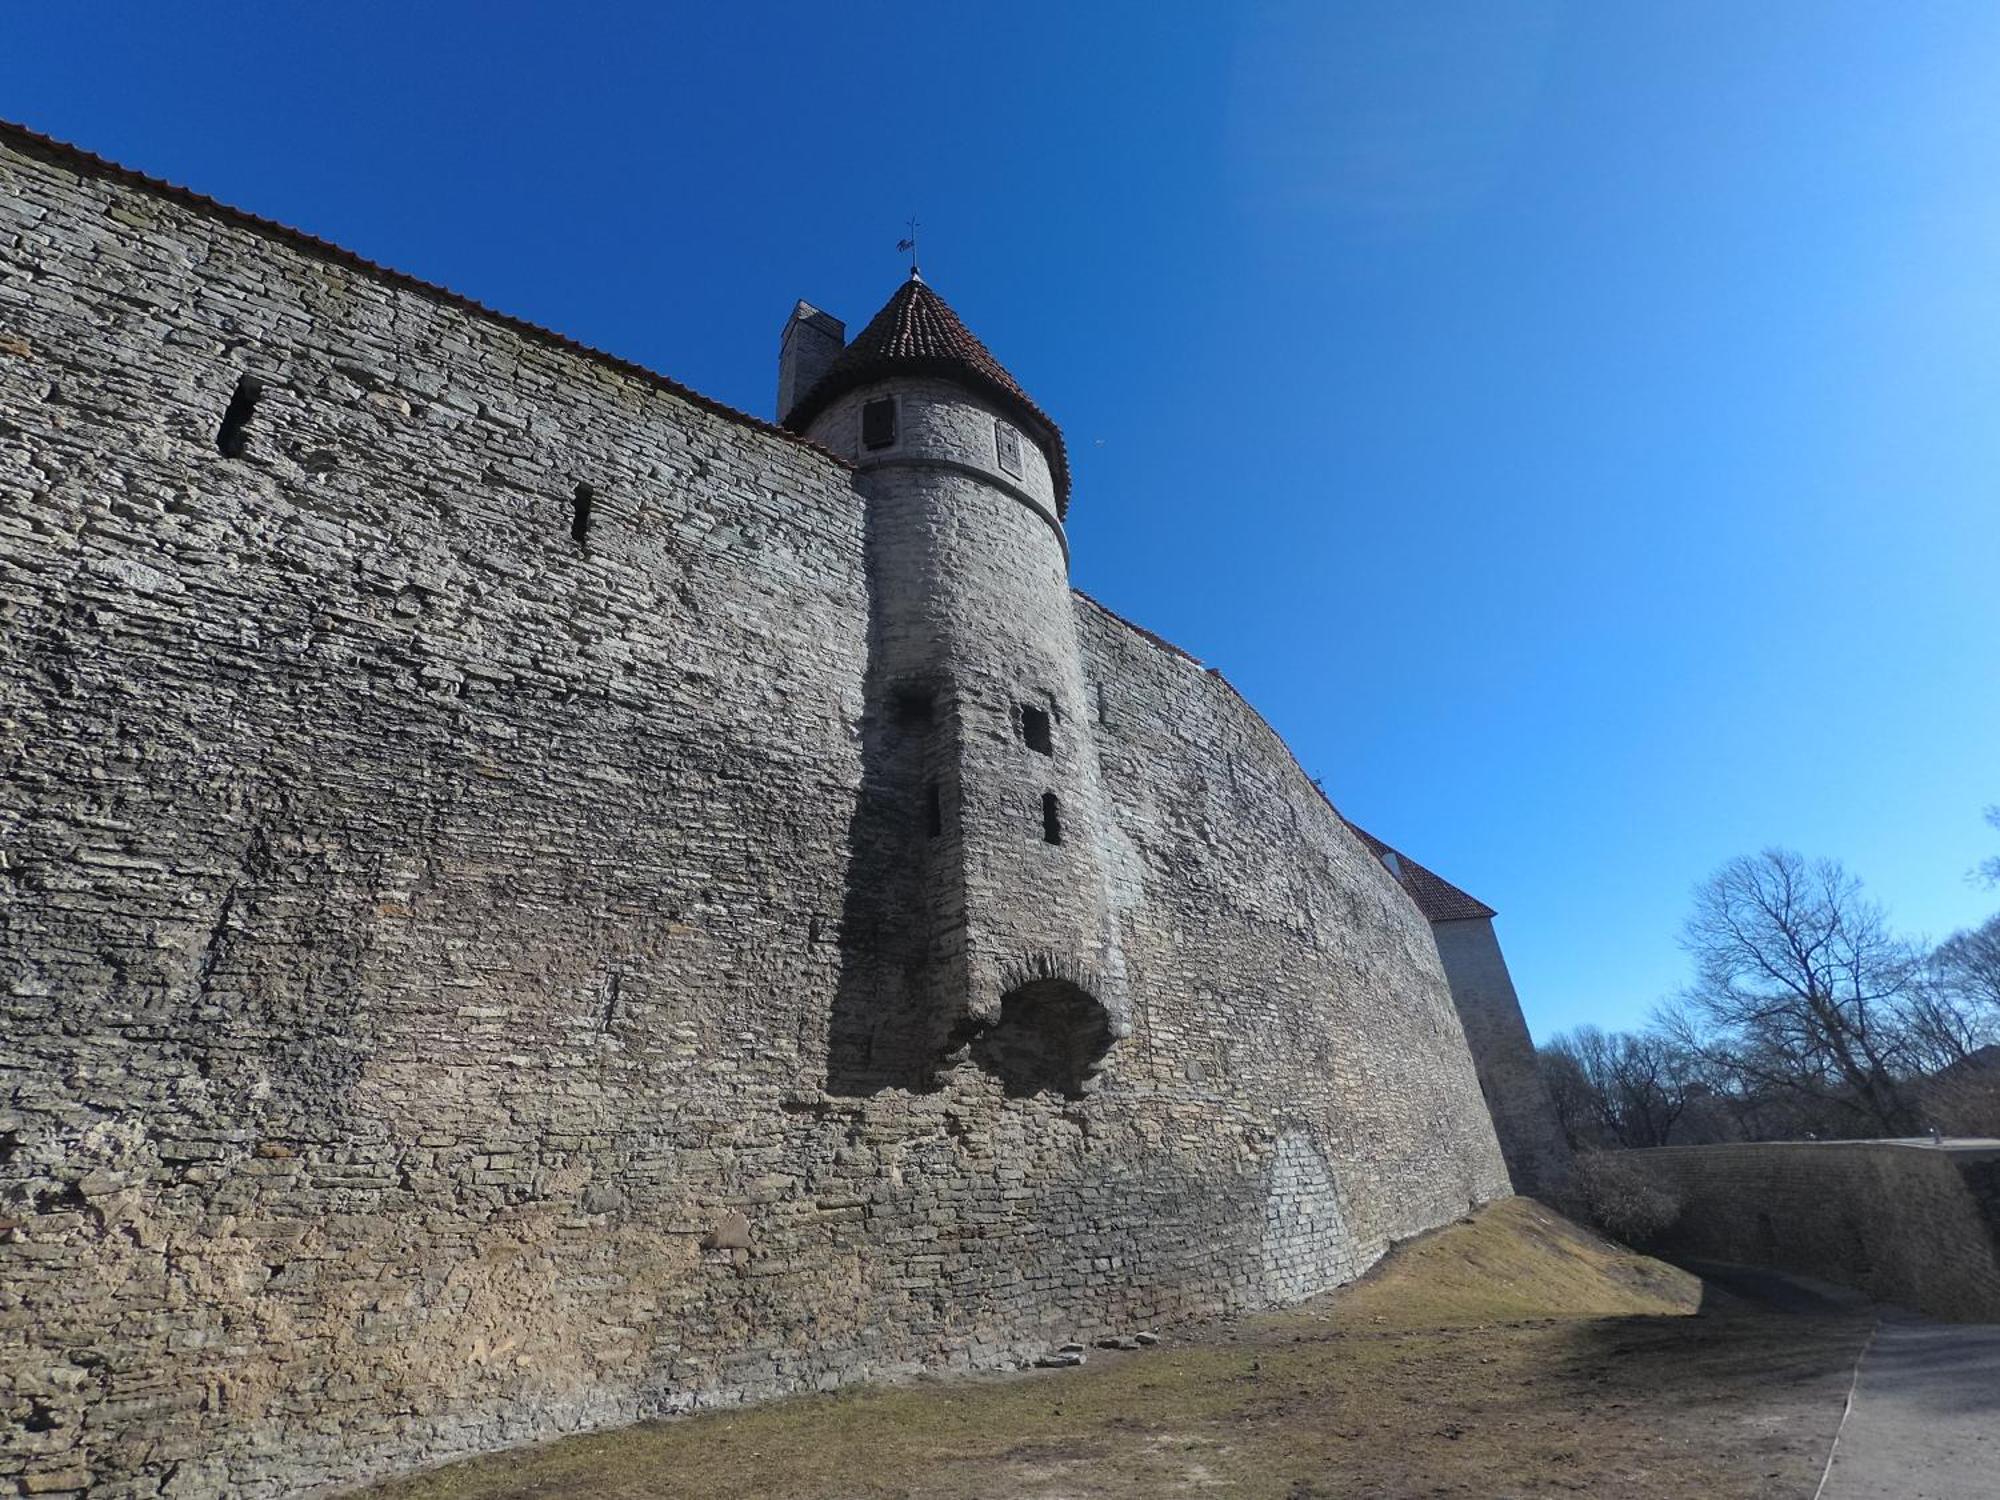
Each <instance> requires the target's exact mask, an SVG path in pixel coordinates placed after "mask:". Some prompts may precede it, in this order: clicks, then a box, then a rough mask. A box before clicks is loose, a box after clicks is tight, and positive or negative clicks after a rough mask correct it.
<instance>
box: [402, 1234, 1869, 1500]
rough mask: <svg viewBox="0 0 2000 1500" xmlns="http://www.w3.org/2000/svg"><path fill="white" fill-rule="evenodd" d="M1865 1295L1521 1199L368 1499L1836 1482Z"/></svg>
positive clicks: (441, 1473)
mask: <svg viewBox="0 0 2000 1500" xmlns="http://www.w3.org/2000/svg"><path fill="white" fill-rule="evenodd" d="M1869 1326H1870V1319H1869V1317H1868V1316H1867V1315H1866V1314H1864V1313H1856V1312H1852V1311H1835V1310H1832V1309H1825V1310H1820V1311H1817V1312H1799V1311H1789V1312H1785V1311H1778V1310H1776V1309H1774V1308H1771V1307H1767V1306H1763V1305H1760V1304H1757V1303H1754V1302H1751V1301H1747V1300H1744V1299H1741V1298H1739V1297H1737V1296H1733V1295H1731V1294H1728V1293H1724V1292H1722V1291H1720V1290H1719V1289H1717V1288H1715V1287H1712V1286H1705V1285H1704V1284H1703V1283H1702V1282H1700V1281H1698V1280H1697V1279H1696V1278H1694V1277H1692V1276H1689V1275H1687V1274H1685V1273H1684V1272H1681V1271H1677V1270H1675V1269H1673V1268H1672V1267H1669V1266H1666V1265H1663V1264H1661V1263H1660V1262H1658V1261H1654V1260H1649V1259H1647V1258H1646V1257H1644V1256H1640V1255H1635V1254H1632V1253H1631V1252H1629V1251H1626V1250H1623V1249H1622V1248H1620V1247H1617V1246H1614V1245H1611V1244H1609V1243H1607V1242H1605V1241H1603V1240H1600V1239H1597V1238H1596V1237H1595V1236H1592V1235H1589V1234H1587V1233H1585V1232H1584V1231H1582V1230H1579V1229H1577V1228H1575V1227H1574V1226H1572V1225H1570V1224H1569V1223H1567V1222H1566V1221H1564V1220H1562V1219H1561V1218H1559V1217H1558V1216H1557V1215H1555V1214H1554V1213H1552V1212H1550V1211H1549V1210H1547V1209H1545V1208H1542V1207H1541V1206H1540V1205H1538V1204H1535V1203H1532V1202H1530V1201H1528V1200H1525V1199H1514V1200H1511V1201H1508V1202H1504V1203H1499V1204H1495V1205H1492V1206H1491V1207H1489V1208H1488V1209H1486V1210H1484V1211H1483V1212H1482V1213H1480V1214H1479V1215H1478V1216H1477V1217H1476V1218H1475V1219H1468V1220H1464V1221H1461V1222H1460V1223H1458V1224H1454V1225H1451V1226H1449V1227H1447V1228H1445V1229H1442V1230H1440V1231H1438V1232H1436V1233H1434V1234H1431V1235H1427V1236H1425V1237H1423V1238H1422V1239H1419V1240H1416V1241H1413V1242H1412V1243H1410V1244H1407V1245H1404V1246H1402V1247H1400V1248H1399V1249H1398V1250H1396V1251H1395V1252H1394V1253H1393V1254H1391V1255H1390V1256H1389V1257H1388V1258H1387V1259H1386V1260H1385V1261H1384V1262H1383V1264H1382V1265H1381V1266H1379V1267H1377V1269H1376V1270H1375V1272H1373V1273H1372V1274H1371V1275H1369V1276H1368V1277H1366V1278H1364V1279H1363V1280H1362V1281H1360V1282H1358V1283H1356V1284H1355V1285H1353V1286H1351V1287H1347V1288H1345V1289H1343V1290H1341V1291H1338V1292H1335V1293H1332V1294H1330V1295H1328V1296H1326V1297H1321V1298H1317V1299H1315V1300H1314V1301H1312V1302H1308V1303H1305V1304H1303V1305H1302V1306H1300V1307H1296V1308H1292V1309H1289V1310H1287V1311H1285V1312H1283V1313H1280V1314H1275V1315H1270V1316H1264V1317H1258V1318H1252V1319H1245V1320H1242V1321H1240V1322H1235V1323H1231V1324H1221V1325H1215V1326H1211V1327H1207V1328H1202V1329H1192V1330H1183V1331H1179V1332H1170V1333H1169V1335H1168V1336H1167V1337H1166V1339H1165V1340H1164V1341H1163V1342H1162V1343H1161V1344H1160V1345H1159V1346H1158V1347H1156V1348H1153V1349H1148V1350H1142V1351H1138V1352H1134V1353H1108V1352H1104V1351H1096V1350H1093V1351H1092V1353H1091V1357H1090V1362H1089V1364H1088V1365H1086V1366H1085V1367H1083V1368H1081V1369H1076V1370H1061V1371H1044V1372H1036V1373H1034V1374H1028V1375H1014V1376H1002V1377H987V1378H975V1379H959V1380H953V1381H933V1382H923V1383H919V1384H915V1385H909V1386H903V1387H898V1388H892V1389H866V1390H855V1391H851V1392H843V1393H839V1394H836V1395H832V1396H819V1397H802V1398H799V1399H796V1400H790V1401H782V1402H775V1403H772V1404H770V1405H766V1406H761V1407H757V1408H753V1409H749V1410H744V1411H733V1412H717V1413H711V1414H705V1415H701V1416H696V1417H691V1418H685V1419H681V1420H675V1421H667V1422H655V1423H648V1424H644V1425H642V1426H638V1427H633V1428H627V1429H625V1430H623V1431H619V1432H612V1433H605V1434H600V1435H597V1436H592V1437H583V1438H573V1439H567V1440H564V1441H561V1442H556V1443H550V1444H547V1445H544V1446H542V1447H538V1448H531V1449H523V1450H518V1451H515V1452H512V1453H506V1454H500V1455H497V1456H495V1457H492V1458H485V1459H478V1460H474V1461H472V1462H469V1463H464V1464H458V1465H454V1466H452V1467H450V1468H446V1469H441V1470H436V1471H433V1472H432V1473H429V1474H426V1475H422V1476H419V1477H416V1478H414V1479H408V1480H402V1481H398V1482H396V1483H393V1484H389V1485H385V1486H381V1487H378V1488H376V1489H373V1490H370V1491H367V1492H366V1493H367V1496H368V1497H369V1500H530V1497H533V1500H551V1497H557V1496H561V1497H577V1500H677V1497H681V1496H688V1497H695V1496H700V1497H704V1500H713V1497H718V1496H739V1495H740V1496H755V1497H759V1500H792V1497H798V1500H858V1497H883V1500H887V1497H926V1500H928V1497H945V1500H975V1497H977V1500H1029V1497H1033V1500H1070V1497H1077V1500H1082V1497H1115V1500H1140V1497H1153V1496H1163V1495H1207V1496H1243V1497H1250V1500H1263V1497H1271V1500H1313V1497H1327V1500H1331V1497H1335V1496H1338V1497H1341V1500H1362V1497H1383V1500H1390V1497H1397V1500H1400V1497H1405V1496H1410V1497H1414V1496H1462V1497H1478V1500H1500V1497H1512V1496H1530V1495H1590V1496H1604V1497H1610V1500H1655V1497H1657V1500H1668V1497H1672V1500H1691V1497H1700V1500H1733V1497H1743V1500H1752V1497H1755V1500H1781V1497H1787V1496H1796V1497H1799V1500H1805V1497H1808V1496H1810V1495H1811V1494H1812V1493H1813V1490H1814V1487H1815V1486H1816V1484H1817V1483H1818V1480H1819V1476H1820V1470H1821V1468H1822V1466H1823V1465H1824V1463H1825V1461H1826V1455H1827V1450H1828V1447H1829V1445H1830V1444H1831V1442H1832V1439H1833V1434H1834V1430H1835V1428H1836V1426H1837V1424H1838V1422H1839V1420H1840V1414H1841V1408H1842V1404H1843V1402H1844V1400H1845V1396H1846V1392H1847V1384H1848V1380H1849V1376H1850V1372H1851V1370H1852V1368H1853V1364H1854V1360H1855V1357H1856V1354H1857V1353H1858V1351H1859V1349H1860V1347H1861V1344H1862V1342H1863V1340H1864V1339H1865V1338H1866V1336H1867V1332H1868V1328H1869Z"/></svg>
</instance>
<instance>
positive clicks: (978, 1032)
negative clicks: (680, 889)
mask: <svg viewBox="0 0 2000 1500" xmlns="http://www.w3.org/2000/svg"><path fill="white" fill-rule="evenodd" d="M867 525H868V538H867V549H868V571H867V576H868V594H869V601H868V606H869V620H870V627H869V632H868V666H867V671H866V674H865V677H864V681H863V685H862V715H861V792H860V796H859V797H858V798H857V800H856V802H855V807H854V814H853V816H852V818H851V819H850V820H849V823H848V863H847V871H846V876H845V881H844V886H843V890H842V895H841V916H840V929H839V932H838V934H837V940H838V942H839V944H840V977H839V980H838V982H837V984H836V986H835V990H834V996H833V1005H832V1012H831V1015H830V1017H829V1020H828V1027H827V1078H826V1088H827V1092H828V1093H830V1094H837V1095H848V1096H853V1095H869V1094H877V1093H880V1092H882V1091H883V1090H884V1089H904V1090H911V1091H917V1092H930V1091H934V1090H936V1089H938V1088H940V1087H942V1086H943V1079H944V1074H945V1073H947V1072H948V1071H949V1070H951V1069H953V1068H956V1067H960V1066H967V1065H971V1066H977V1067H979V1068H981V1069H983V1070H985V1071H986V1072H988V1073H991V1074H993V1075H995V1076H996V1077H998V1078H999V1079H1000V1080H1001V1082H1002V1084H1003V1085H1004V1087H1005V1089H1006V1092H1007V1094H1008V1095H1009V1097H1013V1098H1023V1097H1027V1096H1029V1095H1033V1094H1040V1093H1057V1094H1062V1095H1065V1096H1067V1097H1069V1098H1076V1097H1078V1096H1080V1095H1081V1094H1082V1093H1083V1092H1084V1088H1085V1085H1086V1083H1087V1082H1088V1080H1089V1079H1090V1077H1091V1075H1092V1074H1093V1073H1094V1072H1095V1071H1096V1069H1097V1066H1098V1064H1099V1063H1100V1062H1101V1061H1102V1060H1103V1058H1104V1055H1105V1054H1106V1052H1108V1051H1109V1050H1110V1047H1111V1042H1112V1025H1111V1017H1110V1014H1109V1012H1108V1011H1107V1010H1106V1009H1105V1007H1104V1006H1103V1005H1102V1004H1101V1003H1100V1002H1099V1001H1098V1000H1097V999H1096V997H1095V994H1094V993H1093V992H1094V991H1096V990H1097V989H1098V988H1099V985H1098V984H1097V982H1096V979H1095V976H1093V975H1091V974H1088V973H1085V972H1082V971H1080V970H1078V969H1077V968H1076V966H1075V965H1073V964H1068V963H1065V962H1063V961H1062V959H1061V958H1059V957H1058V956H1056V955H1053V954H1047V953H1035V954H1029V955H1026V956H1025V958H1024V959H1023V960H1021V961H1019V962H1017V963H1015V964H1014V965H1012V966H1011V971H1010V973H1009V975H1008V978H1007V981H1006V993H1005V994H1004V995H1003V996H1002V998H1001V1001H1000V1009H999V1014H998V1015H997V1017H991V1018H987V1017H979V1016H974V1015H973V1014H972V996H971V994H970V993H969V980H968V977H967V966H966V962H965V953H964V943H965V936H966V912H965V909H964V899H965V898H964V881H963V878H962V866H963V863H964V859H965V848H964V842H963V837H962V829H961V826H960V822H959V817H960V797H959V787H958V783H957V776H958V759H959V757H958V744H959V737H960V733H961V726H960V725H959V723H958V717H957V716H958V709H957V697H958V694H957V692H956V690H955V686H954V684H953V682H952V681H951V680H950V678H949V676H948V675H946V674H945V672H944V671H943V670H941V669H937V668H935V667H932V668H930V669H927V670H922V669H920V670H917V671H910V670H899V669H898V668H897V666H896V665H895V664H894V662H893V658H894V657H895V655H896V652H895V651H894V650H893V649H892V648H890V647H887V646H885V643H884V640H883V634H884V627H883V621H884V620H885V618H886V617H887V616H886V612H885V610H884V607H883V596H884V593H885V591H886V590H888V589H891V588H896V587H899V586H900V587H905V588H906V587H908V584H907V582H901V583H900V584H899V582H898V580H897V579H896V578H895V577H894V576H893V573H892V571H891V567H890V565H889V563H888V562H887V561H885V559H884V556H883V552H884V546H885V544H884V543H883V540H882V538H881V537H880V536H879V535H878V533H877V529H876V524H875V512H874V510H873V508H872V507H871V509H870V512H869V519H868V523H867ZM900 624H901V628H903V629H905V630H908V629H911V628H913V627H912V623H911V622H909V621H902V622H900Z"/></svg>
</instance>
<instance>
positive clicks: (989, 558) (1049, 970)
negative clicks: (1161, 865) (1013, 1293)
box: [779, 270, 1129, 1093]
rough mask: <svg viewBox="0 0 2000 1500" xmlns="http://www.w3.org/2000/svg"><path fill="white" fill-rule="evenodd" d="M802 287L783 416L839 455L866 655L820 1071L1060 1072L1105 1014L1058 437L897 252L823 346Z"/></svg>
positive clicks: (1094, 781)
mask: <svg viewBox="0 0 2000 1500" xmlns="http://www.w3.org/2000/svg"><path fill="white" fill-rule="evenodd" d="M840 333H841V325H840V324H838V323H837V322H835V321H834V320H832V319H830V318H829V317H828V316H827V315H826V314H825V313H822V312H819V311H818V310H817V309H814V308H812V307H811V306H810V305H809V304H805V303H801V304H800V305H799V307H798V308H797V309H796V310H795V311H794V313H793V317H792V319H791V321H790V323H789V324H788V326H787V328H786V331H785V335H784V342H783V351H782V354H781V360H780V378H779V390H780V399H781V401H782V400H785V399H786V398H787V397H788V396H789V397H790V398H791V405H790V407H789V409H787V410H784V411H781V412H780V413H779V416H780V419H781V420H782V422H783V423H784V425H785V426H787V427H789V428H791V429H792V430H793V431H795V432H799V433H802V434H804V435H805V436H807V437H809V438H811V439H812V440H813V441H815V442H817V443H820V444H821V445H823V446H825V447H827V448H829V449H831V450H832V451H833V452H834V453H836V454H838V455H840V456H841V457H843V458H846V459H849V460H851V461H852V462H853V463H854V465H855V467H856V471H857V480H856V483H857V488H858V489H859V490H860V491H861V493H862V495H863V496H864V498H865V502H866V506H867V517H866V527H867V563H868V577H869V594H870V602H871V619H870V624H869V632H870V634H869V640H870V660H869V670H868V681H867V686H866V699H867V701H866V707H865V711H864V715H863V739H864V746H863V763H864V766H865V768H866V775H865V779H866V791H865V795H864V798H863V805H862V809H861V812H860V813H859V814H858V821H857V827H856V829H855V834H856V837H855V840H854V848H855V855H854V868H853V871H852V872H851V877H850V879H849V882H848V885H849V911H848V912H847V914H846V919H845V920H844V922H843V933H844V938H843V941H844V942H845V943H847V945H848V947H849V951H850V954H852V953H853V952H854V951H855V950H856V949H857V948H866V949H869V950H872V951H869V952H867V953H866V954H865V955H864V961H863V962H861V963H859V964H855V965H850V970H851V976H850V979H849V981H848V983H847V984H846V985H845V986H844V990H843V993H842V994H841V995H840V996H839V997H838V998H837V1000H836V1004H835V1014H834V1018H833V1029H832V1038H833V1057H832V1060H831V1062H830V1067H829V1071H830V1073H831V1074H832V1076H833V1080H834V1082H835V1084H836V1086H843V1087H851V1088H853V1089H854V1090H856V1091H862V1092H866V1091H871V1090H872V1089H874V1088H878V1087H881V1086H884V1085H888V1084H898V1085H902V1086H918V1087H922V1086H926V1085H927V1084H928V1083H929V1082H930V1081H932V1080H933V1079H934V1078H935V1077H936V1076H937V1075H938V1073H939V1071H940V1069H942V1068H948V1067H950V1066H952V1065H954V1064H960V1063H976V1064H978V1065H981V1066H985V1067H988V1068H990V1069H992V1070H994V1071H997V1072H999V1073H1000V1074H1001V1075H1002V1076H1003V1077H1004V1078H1006V1079H1007V1080H1008V1081H1009V1084H1010V1086H1014V1085H1018V1086H1020V1087H1021V1088H1023V1089H1024V1090H1033V1089H1035V1088H1041V1087H1048V1086H1050V1085H1051V1084H1053V1085H1055V1086H1057V1087H1060V1088H1061V1089H1063V1090H1065V1091H1068V1092H1072V1093H1076V1092H1082V1091H1083V1090H1085V1089H1086V1088H1087V1086H1088V1081H1089V1078H1090V1076H1091V1074H1092V1073H1093V1071H1094V1070H1095V1067H1096V1065H1097V1063H1098V1061H1099V1060H1100V1059H1101V1058H1102V1057H1103V1056H1104V1054H1105V1052H1106V1051H1107V1050H1108V1049H1109V1048H1110V1047H1111V1045H1112V1044H1113V1042H1114V1041H1115V1040H1116V1039H1117V1038H1118V1037H1120V1036H1122V1035H1124V1034H1125V1032H1126V1031H1127V1030H1128V1029H1129V1028H1128V1024H1127V1018H1126V1015H1125V1002H1124V998H1123V986H1122V983H1121V976H1122V972H1123V964H1122V962H1121V959H1120V956H1119V951H1118V946H1117V942H1116V939H1115V936H1114V930H1113V927H1112V923H1111V916H1110V906H1109V900H1108V896H1107V887H1106V878H1105V864H1106V856H1105V852H1104V850H1103V848H1102V845H1101V830H1100V821H1101V805H1100V804H1101V799H1100V795H1099V774H1100V773H1099V767H1098V761H1097V751H1096V746H1095V742H1094V740H1093V738H1092V735H1091V733H1090V725H1091V713H1090V709H1089V706H1088V701H1087V695H1086V692H1085V685H1084V678H1083V670H1082V664H1081V653H1080V651H1079V649H1078V643H1077V634H1076V618H1075V607H1074V605H1073V603H1072V601H1071V596H1070V585H1069V566H1068V564H1069V543H1068V539H1067V537H1066V536H1065V534H1064V530H1063V518H1064V515H1065V514H1066V512H1067V510H1068V506H1069V487H1070V485H1069V464H1068V459H1067V456H1066V454H1065V452H1064V448H1063V440H1062V434H1061V432H1060V431H1058V429H1057V428H1056V425H1055V423H1054V422H1052V421H1051V420H1050V419H1049V418H1048V416H1047V415H1046V414H1045V413H1044V412H1043V411H1042V410H1041V408H1040V407H1038V406H1037V405H1036V404H1035V403H1034V401H1032V400H1031V399H1030V398H1029V396H1028V394H1027V393H1026V392H1025V391H1024V390H1023V389H1022V388H1021V386H1020V384H1019V382H1017V381H1016V380H1015V379H1014V377H1013V376H1012V375H1010V374H1008V372H1007V371H1006V369H1005V368H1003V367H1002V366H1001V364H1000V362H999V361H998V360H997V359H995V358H994V357H993V355H992V353H991V352H990V351H989V350H988V349H987V348H986V346H985V345H984V344H983V343H981V342H980V341H979V340H978V339H977V338H976V337H974V336H973V334H972V332H971V331H970V330H969V329H968V328H967V327H966V326H965V324H964V323H963V322H962V321H961V320H960V318H959V317H958V315H957V314H956V313H955V312H953V311H952V309H951V308H950V306H949V305H948V304H947V303H946V302H945V300H944V299H943V298H942V297H940V296H939V295H938V294H937V293H936V292H935V291H934V290H932V289H931V287H930V286H928V285H927V284H926V283H925V282H924V281H923V279H922V278H921V276H919V275H918V274H917V273H916V272H915V271H914V270H913V271H912V272H911V275H910V278H909V280H907V281H906V282H904V283H903V285H902V286H901V287H899V288H898V289H897V291H896V293H895V295H893V296H892V297H891V298H890V299H889V301H888V303H887V304H886V305H885V306H884V307H883V308H882V310H881V311H880V312H879V313H877V314H876V315H875V317H874V318H872V319H871V320H870V321H869V323H868V325H867V326H866V327H865V328H863V329H862V330H861V332H860V333H859V334H858V335H856V337H855V338H854V339H853V340H852V341H851V342H847V343H844V344H843V343H840V342H839V339H840Z"/></svg>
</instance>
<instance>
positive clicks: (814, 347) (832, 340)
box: [778, 301, 847, 422]
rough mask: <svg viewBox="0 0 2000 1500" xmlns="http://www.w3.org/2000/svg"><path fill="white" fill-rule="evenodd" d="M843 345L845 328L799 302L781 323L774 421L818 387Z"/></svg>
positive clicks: (826, 315) (787, 413) (828, 315)
mask: <svg viewBox="0 0 2000 1500" xmlns="http://www.w3.org/2000/svg"><path fill="white" fill-rule="evenodd" d="M846 345H847V325H846V324H845V323H843V322H841V321H840V319H838V318H836V317H835V316H834V315H833V314H832V313H825V312H821V311H820V310H819V309H818V308H816V307H814V306H813V305H812V304H811V303H810V302H805V301H801V302H800V303H799V305H798V306H797V307H794V308H793V309H792V315H791V317H789V318H787V319H786V320H785V332H784V336H783V338H782V340H781V341H780V342H779V345H778V420H779V421H780V422H782V421H784V420H785V418H786V417H788V416H790V415H791V413H792V408H793V407H795V406H797V405H798V404H799V399H800V397H802V396H804V395H805V393H806V392H807V391H809V390H811V389H812V388H813V387H814V386H815V385H817V384H819V378H820V376H822V375H824V374H825V373H826V372H827V367H828V366H830V365H831V364H832V363H833V362H834V360H835V359H837V358H839V356H840V351H841V350H842V349H843V348H845V347H846Z"/></svg>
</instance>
